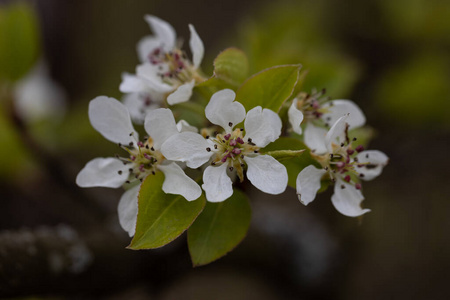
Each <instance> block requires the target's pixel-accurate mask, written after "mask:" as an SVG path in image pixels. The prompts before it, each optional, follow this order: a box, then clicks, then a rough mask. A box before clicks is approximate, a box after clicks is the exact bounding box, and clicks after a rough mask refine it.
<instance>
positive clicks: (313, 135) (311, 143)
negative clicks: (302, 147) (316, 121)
mask: <svg viewBox="0 0 450 300" xmlns="http://www.w3.org/2000/svg"><path fill="white" fill-rule="evenodd" d="M326 134H327V131H326V130H325V129H323V128H321V127H318V126H315V125H313V124H311V123H306V127H305V133H304V137H303V139H304V141H305V144H306V146H308V148H309V149H311V151H314V153H316V154H324V153H326V152H327V147H325V136H326Z"/></svg>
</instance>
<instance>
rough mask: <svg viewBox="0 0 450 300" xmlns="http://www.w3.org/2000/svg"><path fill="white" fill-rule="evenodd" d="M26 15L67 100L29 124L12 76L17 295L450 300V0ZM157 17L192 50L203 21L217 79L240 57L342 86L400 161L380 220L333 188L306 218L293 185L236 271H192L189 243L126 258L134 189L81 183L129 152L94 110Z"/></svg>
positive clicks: (6, 150)
mask: <svg viewBox="0 0 450 300" xmlns="http://www.w3.org/2000/svg"><path fill="white" fill-rule="evenodd" d="M17 3H21V5H29V6H30V7H31V8H32V10H31V13H30V15H26V14H25V17H24V16H23V15H20V14H19V16H18V17H17V18H25V19H30V20H31V21H30V22H31V23H33V22H34V21H33V11H34V14H35V17H36V20H35V22H36V23H37V24H38V27H37V29H36V32H35V33H33V32H31V33H28V34H29V35H31V36H35V40H36V41H38V44H36V45H38V46H37V50H38V52H39V53H40V54H39V55H38V54H32V55H31V56H30V57H31V58H30V59H31V60H30V61H35V60H34V59H35V58H36V57H38V56H39V57H43V59H44V60H45V61H46V63H47V67H48V74H50V76H51V77H52V78H53V80H54V81H55V82H57V83H58V84H59V85H60V86H61V88H62V89H63V92H61V93H60V94H58V95H59V97H60V98H62V99H63V98H64V99H66V100H65V102H63V104H61V103H59V104H54V105H52V106H50V109H49V110H50V111H51V114H49V115H48V116H46V117H44V118H38V119H32V118H27V117H24V115H23V112H22V113H21V112H17V108H15V109H13V108H11V105H10V103H11V101H12V98H14V96H12V95H11V93H8V91H11V90H14V86H15V85H16V84H19V83H14V84H12V83H11V82H9V83H5V82H6V81H5V80H4V79H3V78H2V91H1V95H2V99H1V105H0V108H1V111H0V143H1V147H0V196H1V200H0V229H1V230H0V296H3V297H9V298H20V299H164V300H165V299H185V300H188V299H448V298H449V297H450V292H449V291H448V287H447V285H448V281H449V278H450V274H449V273H450V272H449V270H450V233H449V229H450V218H449V217H448V213H449V212H450V197H449V196H450V192H449V189H448V184H449V182H450V175H449V174H450V172H449V170H450V159H449V150H450V149H449V138H450V2H449V1H443V0H396V1H388V0H385V1H383V0H367V1H356V0H342V1H331V0H330V1H326V0H316V1H276V2H275V1H263V0H259V1H256V0H251V1H237V0H228V1H202V0H191V1H171V0H165V1H162V0H156V1H144V0H139V1H138V0H132V1H120V0H111V1H103V0H102V1H58V0H42V1H30V2H25V1H21V2H19V1H0V4H1V9H2V10H7V9H9V8H8V7H10V5H17ZM144 14H153V15H156V16H159V17H160V18H162V19H164V20H167V21H168V22H170V23H171V24H172V25H173V26H174V27H175V29H176V30H177V33H178V36H180V37H185V38H186V39H185V41H187V38H188V37H189V32H188V28H187V24H189V23H192V24H194V25H195V27H196V29H197V31H198V33H199V35H200V36H201V38H202V39H203V42H204V44H205V49H206V58H205V60H204V62H203V64H202V65H203V70H204V71H205V73H206V74H211V71H212V61H213V59H214V57H215V56H216V55H217V54H218V53H219V52H220V51H221V50H223V49H225V48H227V47H229V46H235V47H238V48H241V49H243V50H244V51H245V52H246V54H247V55H248V57H249V59H250V68H251V72H252V73H255V72H258V71H260V70H262V69H264V68H266V67H270V66H273V65H276V64H286V63H301V64H303V68H304V69H305V70H306V69H307V70H309V73H308V75H307V78H306V80H305V85H304V89H305V90H306V91H310V90H311V89H312V88H318V89H321V88H327V94H328V95H329V96H331V97H332V98H334V99H339V98H341V99H352V100H354V101H355V102H356V103H358V105H359V106H360V107H361V108H362V109H363V111H364V112H365V113H366V116H367V120H368V124H370V126H371V128H372V129H371V130H370V132H371V133H372V134H373V140H372V142H371V144H370V148H371V149H379V150H381V151H383V152H385V153H387V154H388V156H389V157H390V163H389V165H388V166H387V167H386V168H385V169H384V172H383V174H382V176H380V177H379V178H378V179H377V180H375V181H373V182H368V183H366V184H365V185H364V195H365V197H366V201H365V202H364V206H365V207H369V208H371V209H372V212H371V213H369V214H367V215H365V216H364V218H362V219H354V218H348V217H345V216H342V215H340V214H339V213H338V212H336V211H335V210H334V208H333V207H332V205H331V203H330V196H331V192H330V191H328V192H325V193H323V194H321V195H320V197H319V198H318V199H316V201H314V202H313V203H312V204H310V205H309V206H308V207H304V206H303V205H301V204H300V203H299V202H298V201H297V200H296V196H295V192H294V191H293V190H292V189H289V188H288V190H287V191H286V193H285V194H283V195H281V196H278V197H269V198H267V197H266V196H265V195H263V194H262V193H259V192H258V191H256V190H253V189H251V188H248V192H249V193H251V195H252V209H253V219H252V224H251V229H250V231H249V234H248V236H247V238H246V239H245V240H244V241H243V242H242V243H241V244H240V245H239V246H238V247H237V248H236V249H235V250H234V251H233V252H231V253H230V254H228V255H227V256H226V257H224V258H222V259H220V260H219V261H216V262H214V263H212V264H210V265H207V266H204V267H199V268H192V267H191V263H190V260H189V255H188V251H187V247H186V243H185V238H184V237H182V238H181V239H179V240H177V241H176V242H174V243H172V244H170V245H168V246H166V247H163V248H161V249H158V250H152V251H132V250H126V249H125V247H126V246H127V245H128V242H129V238H128V237H127V235H126V234H125V233H124V232H122V231H121V229H120V228H119V225H118V222H117V216H116V205H117V203H118V200H119V198H120V194H121V191H119V190H117V191H116V190H108V189H100V188H98V189H97V188H95V189H89V190H81V189H79V188H77V187H76V186H75V184H74V181H75V176H76V174H77V172H78V171H79V170H80V169H81V168H82V167H83V166H84V164H85V163H86V162H87V161H88V160H90V159H91V158H94V157H97V156H110V155H113V154H114V153H115V152H116V151H117V149H116V148H115V146H114V145H111V143H109V142H107V141H106V140H104V139H103V138H102V137H101V136H100V134H98V133H97V132H96V131H95V130H93V129H92V127H91V126H90V124H89V120H88V116H87V106H88V102H89V100H91V99H93V98H94V97H96V96H98V95H108V96H111V97H116V98H118V99H120V97H121V93H120V92H119V90H118V86H119V84H120V81H121V73H122V72H124V71H127V72H133V71H134V68H135V66H136V64H137V63H138V59H137V55H136V50H135V45H136V43H137V42H138V41H139V39H140V38H141V37H142V36H144V35H148V34H149V33H150V31H149V28H148V25H147V24H146V23H145V22H144V20H143V16H144ZM2 16H4V14H3V13H2V14H0V31H1V32H0V38H1V37H2V36H3V35H5V33H4V30H3V29H2V28H1V27H2V26H3V25H4V24H5V23H4V21H2V20H4V17H2ZM2 18H3V19H2ZM2 22H3V23H2ZM2 24H3V25H2ZM23 28H25V27H20V26H19V27H17V28H15V30H16V31H14V32H17V36H20V33H19V32H21V30H23ZM13 36H15V35H13ZM21 45H22V46H23V47H21V48H22V49H31V48H32V46H30V45H27V44H26V43H25V44H21ZM3 46H4V45H0V48H1V47H3ZM17 51H18V50H17ZM0 54H1V50H0ZM23 62H24V60H21V61H20V62H15V63H17V66H16V65H12V68H13V69H14V70H19V71H20V68H22V65H21V63H23ZM1 67H3V68H7V67H5V66H4V65H3V66H1ZM9 68H11V66H10V65H9ZM0 69H1V68H0ZM19 71H17V72H19ZM0 73H1V74H3V71H2V70H0ZM19 73H20V72H19ZM19 73H18V74H19ZM22 75H23V74H22ZM22 75H20V76H22ZM2 76H3V75H2ZM18 76H19V75H18ZM20 76H19V77H20ZM0 77H1V76H0ZM5 86H6V87H5Z"/></svg>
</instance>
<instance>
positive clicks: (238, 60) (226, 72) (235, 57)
mask: <svg viewBox="0 0 450 300" xmlns="http://www.w3.org/2000/svg"><path fill="white" fill-rule="evenodd" d="M247 76H248V59H247V56H246V55H245V53H244V52H243V51H242V50H240V49H237V48H228V49H225V50H224V51H222V52H220V53H219V55H218V56H217V57H216V59H215V60H214V77H216V78H219V79H221V80H223V81H225V82H228V83H229V84H231V85H234V86H235V87H239V86H240V85H241V84H242V83H243V82H244V81H245V79H246V78H247Z"/></svg>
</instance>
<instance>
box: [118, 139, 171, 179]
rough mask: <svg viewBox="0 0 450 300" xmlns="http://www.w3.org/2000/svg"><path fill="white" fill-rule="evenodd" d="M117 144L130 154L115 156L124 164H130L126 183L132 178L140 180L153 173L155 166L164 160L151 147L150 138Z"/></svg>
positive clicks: (158, 152) (151, 141) (159, 153)
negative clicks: (126, 143) (125, 144)
mask: <svg viewBox="0 0 450 300" xmlns="http://www.w3.org/2000/svg"><path fill="white" fill-rule="evenodd" d="M119 146H120V147H121V148H122V149H124V150H125V151H127V152H128V153H129V155H130V156H129V157H128V158H124V157H119V156H117V158H119V159H120V160H121V161H122V162H123V163H124V164H125V165H129V166H130V167H129V169H128V172H129V180H128V181H127V183H130V182H131V181H133V180H140V181H141V182H142V181H143V180H144V179H145V177H147V176H148V175H150V174H153V175H155V173H156V171H157V169H156V166H157V165H158V164H160V163H161V162H162V161H163V160H164V156H163V155H162V154H161V152H160V151H158V150H155V149H154V148H153V140H152V139H151V138H148V139H146V140H145V141H144V142H141V141H138V142H136V143H133V142H131V143H130V144H129V145H127V146H124V145H121V144H119ZM119 174H121V171H119Z"/></svg>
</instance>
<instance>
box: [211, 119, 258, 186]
mask: <svg viewBox="0 0 450 300" xmlns="http://www.w3.org/2000/svg"><path fill="white" fill-rule="evenodd" d="M230 124H231V123H230ZM232 125H233V124H231V125H230V127H231V126H232ZM242 132H243V129H239V128H238V129H235V130H234V131H233V132H231V133H225V134H215V135H216V136H215V138H210V141H211V142H212V144H213V147H211V148H210V147H208V148H206V151H208V152H210V151H213V152H214V156H213V161H212V162H211V164H212V165H222V164H228V166H229V170H230V171H233V170H235V171H236V172H237V175H238V176H239V179H240V180H241V182H242V181H243V180H244V167H245V161H244V157H245V156H248V155H252V156H254V155H258V154H257V153H258V151H259V147H257V146H256V145H255V144H254V143H253V142H252V139H251V138H247V141H244V138H243V135H242ZM207 138H209V137H207Z"/></svg>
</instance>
